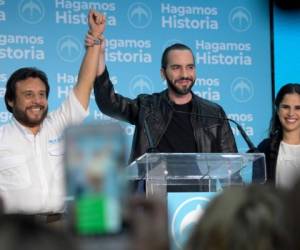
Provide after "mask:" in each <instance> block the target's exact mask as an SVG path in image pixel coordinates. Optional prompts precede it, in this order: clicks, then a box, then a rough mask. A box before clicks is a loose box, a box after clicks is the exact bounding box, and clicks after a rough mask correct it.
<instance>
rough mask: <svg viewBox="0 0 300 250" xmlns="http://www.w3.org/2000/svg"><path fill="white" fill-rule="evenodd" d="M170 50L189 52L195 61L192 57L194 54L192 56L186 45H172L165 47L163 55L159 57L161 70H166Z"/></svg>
mask: <svg viewBox="0 0 300 250" xmlns="http://www.w3.org/2000/svg"><path fill="white" fill-rule="evenodd" d="M172 50H189V51H190V52H191V53H192V55H193V60H194V61H195V57H194V54H193V51H192V49H191V48H190V47H188V46H187V45H185V44H182V43H174V44H172V45H171V46H169V47H167V48H166V49H165V50H164V52H163V54H162V57H161V67H162V68H163V69H166V68H167V65H168V55H169V53H170V51H172Z"/></svg>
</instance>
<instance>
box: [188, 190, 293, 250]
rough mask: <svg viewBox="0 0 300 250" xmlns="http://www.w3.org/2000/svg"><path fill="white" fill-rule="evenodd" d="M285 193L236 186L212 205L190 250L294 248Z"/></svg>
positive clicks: (192, 238) (274, 249)
mask: <svg viewBox="0 0 300 250" xmlns="http://www.w3.org/2000/svg"><path fill="white" fill-rule="evenodd" d="M284 205H285V194H284V193H282V191H280V190H276V189H275V188H273V187H268V186H249V187H232V188H229V189H227V190H225V191H224V192H223V193H221V194H220V195H219V196H217V197H216V198H215V199H214V200H212V202H211V203H210V204H209V205H208V207H207V209H206V211H205V213H204V215H203V216H202V217H201V220H200V222H199V223H198V225H196V226H195V230H194V232H193V233H192V235H191V237H190V239H189V241H188V244H187V247H186V249H187V250H276V249H278V250H279V249H290V246H289V244H290V240H289V235H288V233H287V231H286V227H285V223H286V221H285V220H286V219H285V207H284Z"/></svg>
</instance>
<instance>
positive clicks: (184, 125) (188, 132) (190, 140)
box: [157, 102, 197, 153]
mask: <svg viewBox="0 0 300 250" xmlns="http://www.w3.org/2000/svg"><path fill="white" fill-rule="evenodd" d="M174 110H175V111H174V113H173V117H172V120H171V122H170V123H169V125H168V128H167V130H166V132H165V134H164V135H163V137H162V139H161V141H160V142H159V144H158V147H157V149H158V151H159V152H161V153H195V152H197V147H196V141H195V136H194V131H193V127H192V124H191V115H190V114H188V113H190V112H191V110H192V102H189V103H187V104H183V105H177V104H174ZM176 111H181V112H186V114H184V113H179V112H176Z"/></svg>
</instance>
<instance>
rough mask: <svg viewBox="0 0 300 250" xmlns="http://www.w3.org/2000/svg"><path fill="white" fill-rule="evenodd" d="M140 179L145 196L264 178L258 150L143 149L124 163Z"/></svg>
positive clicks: (259, 181) (214, 188)
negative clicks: (195, 151)
mask: <svg viewBox="0 0 300 250" xmlns="http://www.w3.org/2000/svg"><path fill="white" fill-rule="evenodd" d="M127 176H128V177H129V179H130V180H135V181H144V182H145V187H146V190H145V191H146V195H147V196H156V197H157V196H159V197H162V198H163V197H165V196H166V194H167V193H168V192H216V191H220V190H222V189H223V188H226V187H228V186H233V185H247V184H250V183H256V184H264V183H265V182H266V166H265V156H264V154H262V153H146V154H144V155H142V156H141V157H139V158H138V159H137V160H136V161H134V162H132V163H131V164H130V165H129V166H128V167H127Z"/></svg>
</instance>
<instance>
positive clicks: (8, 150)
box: [0, 91, 89, 214]
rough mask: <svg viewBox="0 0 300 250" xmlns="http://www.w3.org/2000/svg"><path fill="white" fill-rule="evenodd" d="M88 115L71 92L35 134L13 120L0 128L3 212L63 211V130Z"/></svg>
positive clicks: (40, 212)
mask: <svg viewBox="0 0 300 250" xmlns="http://www.w3.org/2000/svg"><path fill="white" fill-rule="evenodd" d="M88 113H89V112H88V111H87V110H85V109H84V108H83V107H82V105H81V104H80V102H79V101H78V100H77V98H76V96H75V94H74V92H73V91H71V92H70V94H69V96H68V98H67V99H66V100H65V101H64V102H63V104H62V105H61V106H60V107H59V108H58V109H57V110H55V111H53V112H51V113H49V114H48V115H47V117H46V119H45V120H44V121H43V123H42V126H41V129H40V131H39V132H38V133H37V134H36V135H33V134H32V132H31V131H30V130H29V129H27V128H25V127H24V126H22V125H21V124H20V123H19V122H18V121H16V120H15V119H14V118H13V119H12V120H11V122H10V123H8V124H5V125H3V126H1V127H0V197H1V199H2V200H3V202H4V210H5V212H6V213H26V214H44V213H58V212H62V211H63V209H64V197H65V190H64V168H63V151H64V148H63V131H64V129H65V128H66V126H68V125H70V124H77V123H80V122H82V121H83V120H84V119H85V118H86V117H87V116H88Z"/></svg>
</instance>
